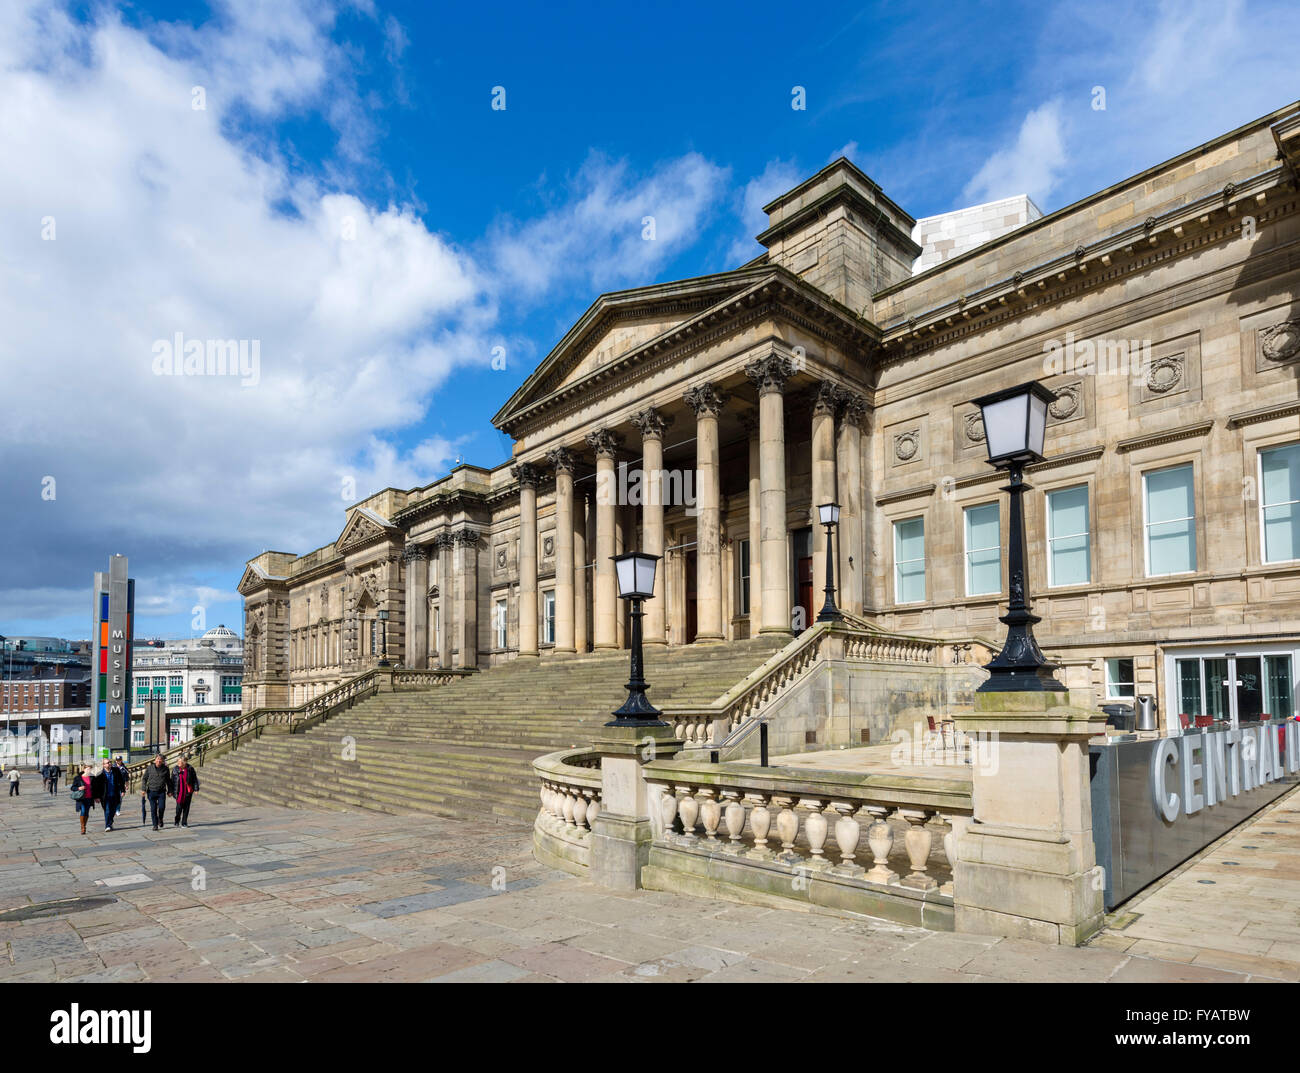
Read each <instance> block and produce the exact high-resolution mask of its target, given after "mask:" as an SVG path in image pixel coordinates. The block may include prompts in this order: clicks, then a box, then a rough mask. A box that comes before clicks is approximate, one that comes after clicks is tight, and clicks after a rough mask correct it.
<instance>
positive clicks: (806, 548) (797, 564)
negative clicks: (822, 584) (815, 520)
mask: <svg viewBox="0 0 1300 1073" xmlns="http://www.w3.org/2000/svg"><path fill="white" fill-rule="evenodd" d="M790 538H791V539H790V544H791V547H792V550H793V552H794V585H795V589H794V591H795V606H796V607H798V608H800V609H801V611H800V614H799V616H798V618H799V621H797V622H795V623H793V625H795V626H797V627H798V629H796V630H795V631H794V632H795V633H802V632H803V631H804V630H806V629H807V628H808V627H809V626H811V625H812V623H813V616H814V614H815V612H814V611H813V576H812V575H813V565H812V564H813V560H812V527H811V526H809V527H808V528H806V529H796V530H795V531H794V532H793V533H791V534H790Z"/></svg>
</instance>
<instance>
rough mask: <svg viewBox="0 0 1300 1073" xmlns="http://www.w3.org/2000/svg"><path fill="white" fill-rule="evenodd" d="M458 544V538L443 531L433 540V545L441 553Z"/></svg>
mask: <svg viewBox="0 0 1300 1073" xmlns="http://www.w3.org/2000/svg"><path fill="white" fill-rule="evenodd" d="M455 543H456V538H455V537H454V536H453V535H452V534H451V533H449V532H446V531H443V532H441V533H439V534H438V535H437V536H436V537H434V538H433V544H434V546H435V547H437V549H438V550H439V551H443V550H445V549H447V548H450V547H451V546H452V545H454V544H455Z"/></svg>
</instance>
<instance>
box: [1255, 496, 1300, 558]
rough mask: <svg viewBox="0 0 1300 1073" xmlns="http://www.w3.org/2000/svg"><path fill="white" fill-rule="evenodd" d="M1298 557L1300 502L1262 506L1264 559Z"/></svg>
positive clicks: (1299, 551)
mask: <svg viewBox="0 0 1300 1073" xmlns="http://www.w3.org/2000/svg"><path fill="white" fill-rule="evenodd" d="M1286 559H1300V504H1296V503H1285V504H1279V505H1277V506H1273V507H1265V508H1264V561H1265V562H1266V563H1277V562H1282V561H1284V560H1286Z"/></svg>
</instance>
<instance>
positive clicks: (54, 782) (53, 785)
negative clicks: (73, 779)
mask: <svg viewBox="0 0 1300 1073" xmlns="http://www.w3.org/2000/svg"><path fill="white" fill-rule="evenodd" d="M62 776H63V768H61V767H59V765H58V764H51V765H50V793H52V794H56V793H58V792H59V779H60V778H62Z"/></svg>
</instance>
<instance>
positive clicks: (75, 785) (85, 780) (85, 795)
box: [68, 768, 95, 835]
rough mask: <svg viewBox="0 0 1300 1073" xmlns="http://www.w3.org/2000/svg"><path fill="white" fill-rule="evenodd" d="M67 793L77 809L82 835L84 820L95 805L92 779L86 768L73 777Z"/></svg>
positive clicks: (84, 831)
mask: <svg viewBox="0 0 1300 1073" xmlns="http://www.w3.org/2000/svg"><path fill="white" fill-rule="evenodd" d="M68 793H70V794H71V795H72V803H73V804H74V805H75V806H76V807H77V815H78V816H80V817H81V833H82V834H83V835H84V834H85V833H86V819H87V818H88V817H89V816H90V809H91V807H92V806H93V805H94V803H95V786H94V779H93V777H92V776H91V774H90V772H89V771H88V770H87V769H86V768H82V769H81V770H80V771H78V772H77V774H76V775H75V776H73V779H72V782H71V783H70V784H69V786H68Z"/></svg>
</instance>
